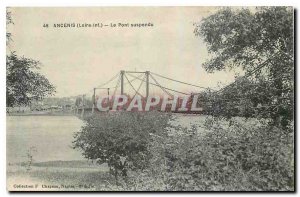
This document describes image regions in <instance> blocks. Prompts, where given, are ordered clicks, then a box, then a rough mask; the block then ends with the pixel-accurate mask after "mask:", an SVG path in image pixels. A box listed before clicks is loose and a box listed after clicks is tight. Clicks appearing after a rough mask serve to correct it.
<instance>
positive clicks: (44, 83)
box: [6, 9, 55, 107]
mask: <svg viewBox="0 0 300 197" xmlns="http://www.w3.org/2000/svg"><path fill="white" fill-rule="evenodd" d="M10 24H14V23H13V19H12V16H11V12H10V11H9V10H8V9H7V10H6V25H10ZM11 37H12V34H11V33H10V32H6V45H8V44H9V42H10V41H12V38H11ZM40 65H41V64H40V62H39V61H36V60H33V59H30V58H26V57H18V56H17V55H16V52H11V53H10V54H8V55H6V106H7V107H15V106H21V105H25V106H26V105H30V103H31V102H32V101H33V100H41V99H43V98H45V97H46V96H50V95H52V94H53V93H54V92H55V87H54V86H53V85H52V84H51V83H50V82H49V81H48V79H47V78H46V77H45V76H43V75H42V74H40V73H38V72H37V70H38V69H39V68H40V67H39V66H40Z"/></svg>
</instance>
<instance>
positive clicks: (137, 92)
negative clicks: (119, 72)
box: [124, 74, 143, 97]
mask: <svg viewBox="0 0 300 197" xmlns="http://www.w3.org/2000/svg"><path fill="white" fill-rule="evenodd" d="M124 76H125V78H126V80H127V81H128V83H129V85H130V86H131V87H132V89H133V90H134V91H135V93H137V94H138V95H140V96H141V97H143V95H141V94H140V93H139V92H138V91H137V90H136V89H135V88H134V87H133V85H132V84H131V82H130V81H129V79H128V78H127V76H126V74H124ZM142 83H143V81H142Z"/></svg>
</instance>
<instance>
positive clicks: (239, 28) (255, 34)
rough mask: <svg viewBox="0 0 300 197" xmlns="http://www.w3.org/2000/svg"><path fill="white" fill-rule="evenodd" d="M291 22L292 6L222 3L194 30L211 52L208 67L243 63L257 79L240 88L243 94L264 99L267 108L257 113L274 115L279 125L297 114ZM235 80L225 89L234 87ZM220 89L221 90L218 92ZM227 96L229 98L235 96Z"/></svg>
mask: <svg viewBox="0 0 300 197" xmlns="http://www.w3.org/2000/svg"><path fill="white" fill-rule="evenodd" d="M293 24H294V21H293V9H292V8H291V7H261V8H256V9H255V11H253V10H249V9H230V8H224V9H221V10H219V11H218V12H217V13H215V14H213V15H211V16H208V17H207V18H205V19H203V21H201V23H199V24H197V26H196V28H195V30H194V33H195V35H196V36H202V37H203V38H204V41H205V42H206V44H207V47H208V51H209V53H210V54H211V59H209V60H208V61H207V62H205V64H204V68H205V69H206V71H208V72H214V71H218V70H225V69H233V68H237V67H239V68H242V69H243V70H244V71H245V77H244V78H247V79H249V80H251V81H252V82H251V83H253V84H252V86H251V87H250V86H248V88H247V89H248V91H244V93H243V94H242V95H241V94H239V96H240V97H241V99H244V100H245V98H248V99H254V100H255V103H252V107H254V108H257V106H259V105H264V106H265V107H266V110H264V111H263V113H259V114H258V115H262V114H263V115H264V116H265V118H272V120H273V123H275V124H277V125H280V124H281V126H287V125H288V123H289V122H290V121H292V119H293V107H294V105H293V102H294V93H293V90H294V81H293V79H294V54H293V53H294V37H293V35H294V34H293V33H294V29H293ZM237 84H238V83H237V82H235V83H233V85H232V86H231V88H230V89H227V91H229V92H231V91H233V90H234V89H236V88H237ZM253 91H254V92H255V93H257V94H256V95H255V94H253ZM260 91H263V92H264V94H261V92H260ZM221 94H222V91H220V92H219V94H218V95H221ZM258 94H261V96H259V95H258ZM264 95H268V96H269V97H268V99H266V97H265V96H264ZM228 96H229V97H228V98H227V99H232V98H234V97H236V95H234V94H231V96H230V94H229V95H228ZM254 97H255V98H254Z"/></svg>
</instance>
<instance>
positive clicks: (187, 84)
mask: <svg viewBox="0 0 300 197" xmlns="http://www.w3.org/2000/svg"><path fill="white" fill-rule="evenodd" d="M151 74H154V75H156V76H158V77H161V78H164V79H168V80H171V81H175V82H178V83H182V84H185V85H190V86H194V87H197V88H203V89H207V88H205V87H201V86H198V85H194V84H190V83H186V82H183V81H179V80H176V79H171V78H169V77H165V76H162V75H159V74H156V73H153V72H151Z"/></svg>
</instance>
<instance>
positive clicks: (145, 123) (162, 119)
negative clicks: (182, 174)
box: [73, 112, 170, 181]
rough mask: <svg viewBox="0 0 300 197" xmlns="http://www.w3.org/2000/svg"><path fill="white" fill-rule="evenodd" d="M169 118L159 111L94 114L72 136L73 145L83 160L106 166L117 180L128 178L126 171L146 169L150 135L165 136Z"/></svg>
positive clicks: (148, 157) (149, 155)
mask: <svg viewBox="0 0 300 197" xmlns="http://www.w3.org/2000/svg"><path fill="white" fill-rule="evenodd" d="M169 118H170V116H169V115H168V114H165V113H159V112H143V113H142V112H136V113H132V112H109V113H97V114H95V115H94V116H92V117H89V118H87V119H86V120H85V122H86V123H85V126H83V127H82V129H81V131H80V132H78V133H76V134H75V136H74V137H75V140H74V142H73V146H74V148H79V149H81V150H82V151H83V152H82V154H83V155H84V157H85V158H88V159H91V160H95V161H96V162H97V163H98V164H102V163H108V165H109V167H110V172H111V174H113V175H114V176H115V178H116V181H118V176H119V175H122V176H123V177H124V178H126V177H127V171H128V169H131V170H134V171H136V170H144V169H146V168H147V167H148V166H149V159H150V157H151V154H150V152H149V149H148V146H149V143H150V141H151V134H154V133H159V134H160V135H164V134H165V133H166V130H165V128H166V127H167V125H168V122H169V121H168V120H169Z"/></svg>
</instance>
